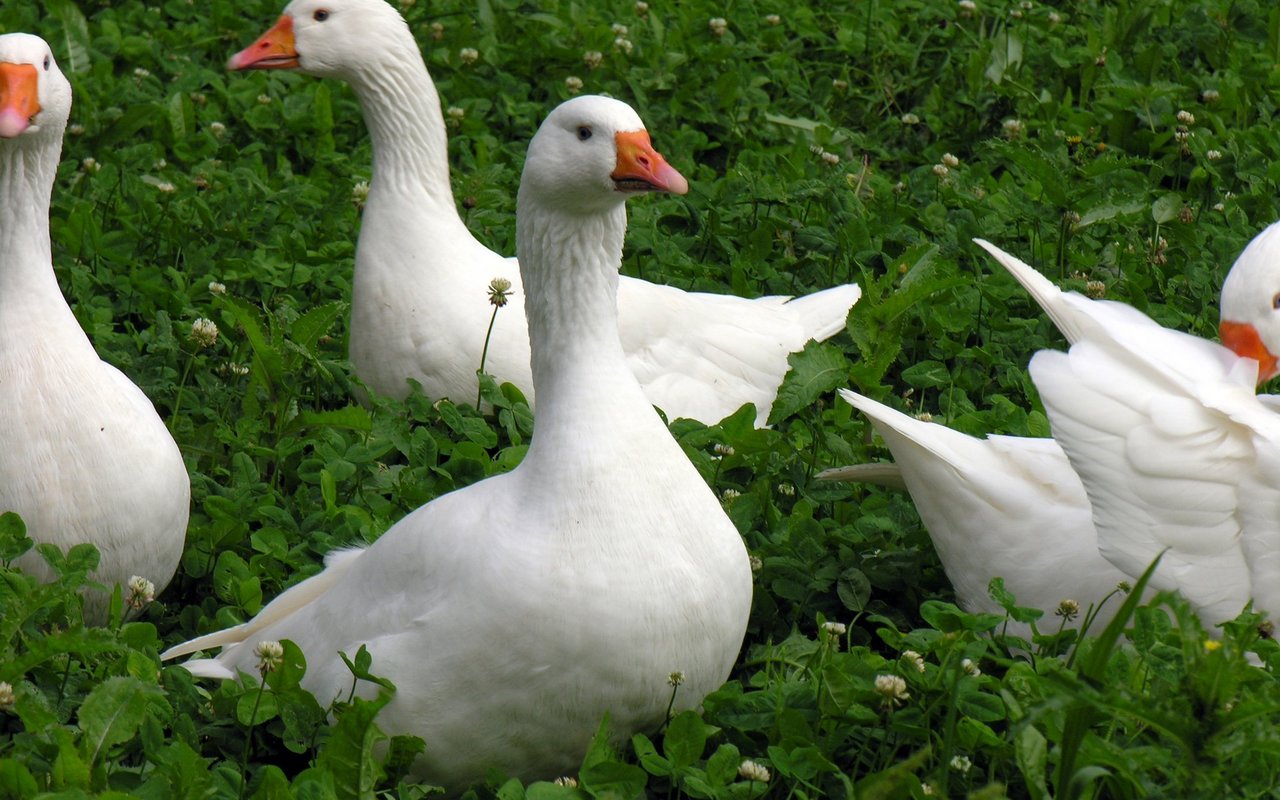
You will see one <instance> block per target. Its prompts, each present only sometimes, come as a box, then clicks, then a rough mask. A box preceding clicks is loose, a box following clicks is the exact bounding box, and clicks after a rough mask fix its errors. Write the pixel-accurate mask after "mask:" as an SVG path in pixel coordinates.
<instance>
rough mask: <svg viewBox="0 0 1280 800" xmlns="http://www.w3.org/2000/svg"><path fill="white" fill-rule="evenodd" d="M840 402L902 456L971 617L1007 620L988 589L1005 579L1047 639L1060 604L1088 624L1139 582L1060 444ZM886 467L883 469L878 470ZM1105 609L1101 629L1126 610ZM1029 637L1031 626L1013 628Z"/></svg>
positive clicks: (847, 395)
mask: <svg viewBox="0 0 1280 800" xmlns="http://www.w3.org/2000/svg"><path fill="white" fill-rule="evenodd" d="M840 396H841V397H843V398H844V399H845V400H847V401H848V402H849V403H850V404H851V405H853V406H854V408H857V409H858V410H860V411H861V412H862V413H864V414H866V415H867V417H869V418H870V419H871V422H872V424H873V425H874V426H875V429H876V431H878V432H879V433H880V436H881V437H882V438H883V439H884V441H885V444H886V445H887V446H888V447H889V450H890V451H892V453H893V458H894V461H895V462H896V464H897V468H898V472H900V475H901V482H902V483H903V484H905V488H906V489H907V490H908V491H909V492H910V493H911V499H912V500H913V501H914V502H915V506H916V509H917V510H918V511H919V512H920V519H921V520H923V522H924V524H925V527H926V528H927V529H928V531H929V537H930V538H931V539H932V540H933V544H934V547H935V549H937V551H938V558H939V559H940V560H941V561H942V566H943V569H944V570H946V573H947V577H948V578H949V579H950V580H951V585H952V587H953V588H954V589H955V592H956V599H957V600H958V601H959V603H960V606H961V607H962V608H964V609H965V610H967V611H970V612H983V611H985V612H991V613H995V614H1003V613H1004V610H1003V609H1002V608H1001V607H1000V605H999V604H998V603H996V602H995V601H994V600H992V599H991V597H990V595H989V594H988V592H987V585H988V584H989V583H990V582H991V579H992V578H995V577H1000V578H1004V582H1005V587H1006V588H1007V589H1009V591H1011V592H1013V594H1014V596H1015V597H1017V600H1018V605H1020V606H1027V607H1031V608H1039V609H1043V610H1044V611H1045V612H1046V617H1045V618H1043V619H1042V621H1041V622H1040V623H1039V624H1038V627H1039V629H1040V631H1041V632H1042V633H1048V632H1052V631H1053V630H1056V626H1057V624H1058V620H1056V619H1054V617H1053V614H1054V612H1055V610H1056V609H1057V607H1058V605H1059V603H1060V602H1061V601H1063V600H1066V599H1070V600H1075V601H1076V602H1077V603H1079V606H1080V610H1081V616H1080V617H1079V618H1077V619H1076V620H1075V622H1074V624H1075V625H1076V626H1078V625H1079V624H1080V622H1082V621H1083V618H1084V613H1083V612H1084V611H1085V610H1086V609H1087V608H1088V607H1089V605H1091V604H1092V605H1094V606H1098V605H1099V604H1100V603H1101V601H1102V600H1103V598H1104V597H1106V596H1107V595H1108V594H1109V593H1111V592H1112V591H1113V590H1114V589H1115V588H1116V585H1117V584H1119V583H1120V582H1122V581H1129V580H1131V579H1130V576H1128V575H1126V574H1124V573H1123V572H1120V571H1119V570H1117V569H1116V568H1115V567H1113V566H1111V564H1110V563H1108V562H1107V561H1106V559H1104V558H1103V557H1102V556H1101V555H1100V554H1099V553H1098V537H1097V533H1096V531H1095V530H1094V527H1093V521H1092V519H1091V517H1090V508H1089V498H1088V497H1087V496H1086V495H1085V491H1084V486H1083V485H1082V484H1081V483H1080V479H1079V478H1078V477H1076V474H1075V472H1073V471H1072V469H1071V464H1070V463H1069V462H1068V461H1067V456H1066V454H1065V453H1063V452H1062V448H1061V447H1060V446H1058V443H1057V442H1055V441H1054V440H1053V439H1035V438H1028V437H1019V436H988V437H987V438H986V439H978V438H975V437H973V436H969V435H968V434H964V433H960V432H959V431H954V430H952V429H950V428H948V427H946V426H945V425H937V424H934V423H931V422H923V421H921V420H918V419H915V418H913V417H909V416H907V415H906V414H903V413H901V412H899V411H895V410H893V409H892V408H889V407H888V406H886V405H884V404H883V403H878V402H876V401H875V400H872V399H871V398H869V397H864V396H863V395H860V394H858V393H856V392H851V391H848V390H841V391H840ZM867 466H869V465H861V466H860V467H843V468H839V469H833V470H827V471H826V472H823V473H821V474H820V475H819V476H818V477H820V478H823V479H826V480H853V481H865V482H871V483H881V484H887V483H892V481H890V480H886V479H885V478H884V477H883V474H882V473H881V472H880V471H878V470H877V471H873V472H871V473H868V471H867V470H866V469H864V468H865V467H867ZM870 466H877V467H878V466H879V465H870ZM1120 602H1121V601H1119V600H1116V599H1114V598H1113V599H1112V600H1110V601H1108V603H1107V604H1106V605H1102V606H1101V607H1100V611H1099V613H1098V616H1097V620H1096V621H1095V623H1094V627H1093V628H1092V630H1094V631H1098V630H1101V627H1100V626H1102V625H1105V624H1106V623H1107V621H1109V620H1110V618H1111V617H1112V616H1113V615H1114V613H1115V611H1116V610H1118V608H1119V606H1120ZM1009 630H1010V632H1011V633H1013V634H1015V635H1018V636H1023V637H1027V636H1029V635H1030V628H1029V626H1027V625H1025V624H1022V623H1012V622H1011V623H1010V627H1009Z"/></svg>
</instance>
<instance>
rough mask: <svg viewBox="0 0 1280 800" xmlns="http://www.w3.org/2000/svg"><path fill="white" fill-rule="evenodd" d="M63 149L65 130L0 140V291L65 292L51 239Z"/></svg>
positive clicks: (6, 293)
mask: <svg viewBox="0 0 1280 800" xmlns="http://www.w3.org/2000/svg"><path fill="white" fill-rule="evenodd" d="M50 138H52V139H53V141H52V142H51V141H50ZM61 153H62V136H61V131H56V132H55V131H43V132H41V134H39V135H38V138H37V136H36V135H33V136H28V137H24V138H22V139H19V140H9V141H0V295H7V296H10V297H12V296H13V295H14V293H16V292H18V291H21V290H26V291H27V292H31V291H46V292H47V291H49V290H52V291H53V292H55V293H57V296H58V298H59V299H61V297H62V294H61V292H60V291H59V289H58V284H57V281H56V280H55V279H54V276H53V268H52V250H51V247H50V243H49V201H50V199H51V197H52V195H53V178H54V175H55V174H56V172H57V167H58V157H59V155H60V154H61Z"/></svg>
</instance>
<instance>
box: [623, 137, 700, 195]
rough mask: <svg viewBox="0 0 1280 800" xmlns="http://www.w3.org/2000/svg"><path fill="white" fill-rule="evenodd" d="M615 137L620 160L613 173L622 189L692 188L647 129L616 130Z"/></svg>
mask: <svg viewBox="0 0 1280 800" xmlns="http://www.w3.org/2000/svg"><path fill="white" fill-rule="evenodd" d="M614 140H615V141H616V142H617V145H618V164H617V167H616V168H615V169H614V171H613V175H612V176H611V177H612V178H613V182H614V184H615V185H616V186H617V187H618V190H619V191H624V192H671V193H672V194H685V193H686V192H688V191H689V181H687V180H685V177H684V176H683V175H681V174H680V173H679V172H677V171H676V168H675V167H673V166H671V165H670V164H668V163H667V160H666V159H665V158H663V157H662V156H661V154H659V153H658V151H657V150H654V149H653V144H652V143H651V142H650V141H649V133H648V132H647V131H643V130H640V131H623V132H620V133H617V134H614Z"/></svg>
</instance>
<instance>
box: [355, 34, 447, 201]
mask: <svg viewBox="0 0 1280 800" xmlns="http://www.w3.org/2000/svg"><path fill="white" fill-rule="evenodd" d="M383 44H384V47H383V48H382V49H381V50H380V51H379V53H380V55H379V57H378V58H376V59H370V60H369V61H367V62H364V63H361V64H360V65H359V67H357V68H356V69H355V71H353V72H352V73H351V74H349V75H347V76H345V77H346V79H347V82H348V83H349V84H350V85H351V88H352V89H353V90H354V91H355V93H356V97H357V98H359V100H360V106H361V108H362V109H363V110H364V120H365V125H366V126H367V127H368V128H369V137H370V139H371V140H372V142H373V185H372V187H370V188H371V190H374V191H376V190H380V189H391V190H397V191H408V192H415V193H416V192H424V193H425V194H426V195H427V197H428V198H429V199H430V201H431V202H432V203H434V204H435V205H437V206H439V208H438V209H436V212H437V213H448V214H451V215H453V216H454V217H457V216H458V210H457V207H456V206H455V205H454V202H453V190H452V189H451V188H450V186H449V142H448V136H447V134H446V132H445V126H444V115H443V114H442V113H441V111H440V96H439V95H438V94H437V93H436V86H435V83H433V82H432V80H431V75H430V74H428V72H427V66H426V63H425V62H424V61H423V60H422V53H421V52H420V51H419V50H418V45H417V42H415V41H414V39H413V35H412V34H411V33H409V30H408V28H407V27H402V28H399V29H397V31H396V35H395V36H393V37H387V38H386V39H385V41H384V42H383Z"/></svg>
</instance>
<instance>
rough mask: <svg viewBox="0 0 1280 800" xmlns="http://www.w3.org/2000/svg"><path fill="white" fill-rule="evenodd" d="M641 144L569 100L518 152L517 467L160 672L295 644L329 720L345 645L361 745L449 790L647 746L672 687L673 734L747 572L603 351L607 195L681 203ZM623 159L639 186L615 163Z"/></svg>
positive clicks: (721, 672) (611, 245) (685, 469)
mask: <svg viewBox="0 0 1280 800" xmlns="http://www.w3.org/2000/svg"><path fill="white" fill-rule="evenodd" d="M638 131H641V122H640V120H639V118H638V117H636V115H635V112H634V111H632V110H631V109H630V107H628V106H627V105H625V104H623V103H620V102H618V101H615V100H608V99H606V98H599V97H582V98H578V99H575V100H572V101H570V102H568V103H565V104H563V105H561V106H560V107H559V108H557V109H556V110H555V111H554V112H552V114H551V115H550V116H549V117H548V118H547V120H546V122H544V123H543V125H542V127H541V128H540V129H539V131H538V134H537V135H536V136H535V137H534V139H533V142H532V143H531V144H530V147H529V156H528V160H527V161H526V164H525V168H524V174H523V178H522V180H521V187H520V192H519V199H518V220H517V226H518V241H519V246H520V250H521V253H522V254H523V256H524V258H523V259H522V261H521V270H522V271H523V273H524V277H525V283H524V285H525V287H526V290H527V292H528V296H527V298H526V306H527V308H528V310H529V334H530V340H531V343H532V346H533V369H532V372H533V380H534V383H535V385H536V387H537V390H538V393H539V397H540V398H541V405H540V407H539V411H538V417H537V421H536V424H535V429H534V434H533V439H532V441H531V444H530V447H529V451H528V454H527V455H526V457H525V459H524V461H523V462H521V464H520V465H519V466H518V467H516V468H515V469H514V470H512V471H511V472H509V473H506V474H504V475H500V476H496V477H493V478H489V479H488V480H485V481H481V482H480V483H476V484H473V485H472V486H469V487H467V488H465V489H461V490H459V491H456V492H453V493H451V494H448V495H444V496H442V497H440V498H438V499H436V500H433V501H432V502H430V503H428V504H426V505H424V506H422V507H421V508H419V509H417V510H416V511H414V512H413V513H411V514H410V515H408V516H407V517H405V518H404V519H403V520H401V521H400V522H399V523H397V524H396V525H395V526H393V527H392V528H391V529H390V530H389V531H387V532H386V533H385V534H384V535H383V536H382V537H381V538H380V539H378V541H377V542H375V543H374V544H372V545H370V546H369V547H368V548H366V549H363V550H352V551H343V552H340V553H338V554H336V555H334V556H333V557H331V558H330V559H329V561H328V563H327V565H326V568H325V570H324V571H323V572H321V573H320V574H319V575H317V576H315V577H313V578H311V579H309V580H307V581H304V582H303V583H301V584H298V585H297V586H295V587H293V588H292V589H290V590H289V591H287V592H285V593H284V594H282V595H281V596H280V597H278V598H277V599H276V600H275V601H274V602H272V603H271V604H270V605H268V606H267V607H266V608H265V609H264V610H263V611H262V613H260V614H259V615H258V616H257V617H255V618H254V619H253V620H250V621H249V622H247V623H245V624H243V625H241V626H239V627H237V628H234V629H231V630H229V631H223V632H221V633H216V634H212V635H210V636H207V637H203V638H200V639H196V640H194V641H192V642H189V643H187V644H185V645H181V646H179V647H176V648H173V649H171V650H170V651H169V652H167V653H165V654H164V657H166V658H173V657H175V656H178V655H182V654H186V653H190V652H194V651H196V650H198V649H202V648H206V647H212V646H217V645H224V646H225V647H226V649H225V650H223V652H222V653H221V654H220V655H219V656H218V657H217V658H216V659H214V660H206V661H202V662H201V661H197V662H192V663H190V664H189V665H188V666H189V668H190V669H191V670H192V671H193V672H195V673H196V674H201V675H210V676H214V677H230V676H232V675H233V674H234V673H235V671H237V670H252V669H253V666H254V661H255V659H254V655H253V650H254V647H255V646H256V644H257V643H258V642H259V641H262V640H279V639H285V638H288V639H292V640H294V641H295V642H296V643H297V644H298V645H299V646H300V647H301V648H302V650H303V652H304V653H305V654H306V656H307V663H308V672H307V676H306V679H305V681H304V685H305V686H306V687H307V688H309V689H310V690H311V691H313V692H314V693H315V694H316V696H317V698H318V699H319V700H320V702H321V703H326V702H328V701H329V700H330V699H332V698H333V697H335V696H337V695H339V694H344V693H345V692H346V691H347V690H348V689H349V688H350V685H351V677H350V674H349V673H348V671H347V669H346V668H345V667H344V666H343V664H342V662H341V660H340V659H339V658H338V652H339V651H344V652H347V653H354V652H356V650H357V649H358V648H359V646H360V645H361V644H365V645H367V646H368V648H369V651H370V653H371V654H372V656H373V670H374V672H375V673H377V674H380V675H383V676H386V677H387V678H390V679H391V680H392V681H393V682H394V683H395V684H396V686H397V692H396V694H395V697H394V699H393V700H392V701H391V703H390V704H389V705H388V706H386V707H385V708H384V709H383V712H382V715H381V716H380V718H379V724H380V725H381V726H382V727H383V728H384V730H387V731H389V732H392V733H413V734H416V735H419V736H422V737H423V738H424V739H425V740H426V742H427V750H426V755H425V756H423V757H422V758H421V759H420V760H419V762H418V763H417V765H416V767H415V771H416V774H417V775H418V776H419V777H422V778H425V779H427V780H430V781H433V782H439V783H443V784H444V785H446V786H447V787H449V788H451V789H455V790H456V789H458V788H461V787H462V786H465V785H467V784H469V783H471V782H473V781H475V780H477V779H479V778H481V777H483V774H484V770H485V768H486V767H490V766H496V767H498V768H500V769H502V770H504V771H505V772H507V773H509V774H512V775H516V776H520V777H522V778H525V779H532V778H547V777H554V776H556V775H561V774H565V773H566V772H568V771H570V770H572V769H573V768H574V767H575V766H576V765H577V764H578V763H579V761H580V759H581V758H582V755H583V753H584V750H585V747H586V745H587V742H588V741H589V739H590V737H591V735H592V734H593V732H594V731H595V729H596V727H597V725H598V724H599V722H600V720H601V717H602V716H603V715H604V714H605V713H608V714H610V716H611V719H612V724H613V727H614V730H615V731H616V732H617V733H618V734H619V735H621V736H625V735H628V734H630V733H631V732H633V731H641V730H651V729H653V728H656V727H657V726H658V725H660V724H661V723H662V722H663V719H664V714H665V712H666V708H667V703H668V700H669V699H670V697H671V692H672V688H671V686H670V685H668V682H667V681H668V676H669V675H670V674H671V673H672V672H676V671H680V672H683V673H684V683H683V684H682V685H681V686H680V687H679V690H678V692H677V693H676V697H675V701H676V702H675V708H676V709H677V710H679V709H683V708H689V707H695V706H697V704H698V703H699V702H700V701H701V699H702V697H703V696H704V695H706V694H707V693H708V692H710V691H712V690H714V689H715V688H717V687H718V686H719V685H720V684H721V683H722V682H723V681H724V680H725V678H726V677H727V676H728V674H729V670H730V668H731V666H732V664H733V663H734V660H735V658H736V656H737V653H738V649H739V647H740V646H741V642H742V636H743V633H744V631H745V626H746V621H747V614H748V610H749V607H750V602H751V573H750V567H749V565H748V560H747V555H746V550H745V548H744V547H743V544H742V541H741V538H740V537H739V534H738V532H737V530H736V529H735V528H734V526H733V524H732V523H731V522H730V521H729V520H728V518H727V517H726V516H725V514H724V512H723V510H722V509H721V507H720V504H719V502H718V501H717V499H716V497H715V496H714V495H713V494H712V492H711V491H710V489H709V488H708V487H707V485H706V484H705V483H704V482H703V481H702V479H701V477H700V476H699V475H698V473H697V471H696V470H695V469H694V467H693V466H692V464H690V463H689V461H688V459H687V458H686V457H685V456H684V453H683V452H682V451H681V449H680V447H679V446H678V445H677V444H676V443H675V441H674V440H673V439H672V438H671V435H670V434H669V433H668V432H667V430H666V427H665V426H664V425H663V424H662V422H661V420H660V418H659V417H658V416H657V415H656V414H655V413H654V411H653V409H652V407H651V405H650V404H649V402H648V400H647V399H646V397H645V396H644V394H643V392H642V391H641V389H640V387H639V385H638V383H637V382H636V379H635V377H634V376H633V375H632V374H631V372H630V371H629V370H628V369H627V366H626V361H625V358H624V355H623V352H622V348H621V345H620V343H619V339H618V333H617V319H616V311H615V308H614V303H613V297H614V293H615V292H616V291H617V283H618V274H617V271H618V267H619V265H620V263H621V251H622V240H623V234H624V232H625V227H626V212H625V210H624V208H623V200H624V199H625V197H626V192H625V191H622V189H634V188H637V187H638V186H639V185H640V183H639V182H641V181H643V182H644V183H645V184H646V185H650V184H651V185H652V186H653V187H654V188H664V187H665V188H666V189H668V190H671V191H681V190H682V188H683V186H685V184H684V179H683V178H681V177H680V176H679V174H678V173H676V172H675V170H673V169H671V168H670V167H669V166H666V164H665V162H662V160H661V157H660V156H658V155H657V153H655V152H653V151H652V149H651V148H648V145H647V142H648V137H647V135H646V134H643V133H642V132H638ZM639 137H643V142H644V145H645V148H646V149H644V150H643V152H642V154H643V155H644V160H645V163H648V164H649V165H650V167H651V168H652V169H651V170H650V171H649V172H648V173H643V170H642V169H640V168H637V167H636V166H635V162H636V161H637V160H639V158H638V157H635V158H633V157H632V156H629V155H627V153H630V152H632V151H633V150H634V149H635V148H637V147H638V145H637V144H636V142H637V141H638V139H639ZM624 143H627V144H626V145H625V146H623V145H624ZM624 151H625V152H624ZM642 174H643V175H644V176H645V177H641V176H642ZM611 178H612V179H611ZM615 180H620V181H621V182H617V183H615ZM360 690H361V691H362V692H366V693H367V692H369V691H371V690H372V687H369V686H361V687H360Z"/></svg>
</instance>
